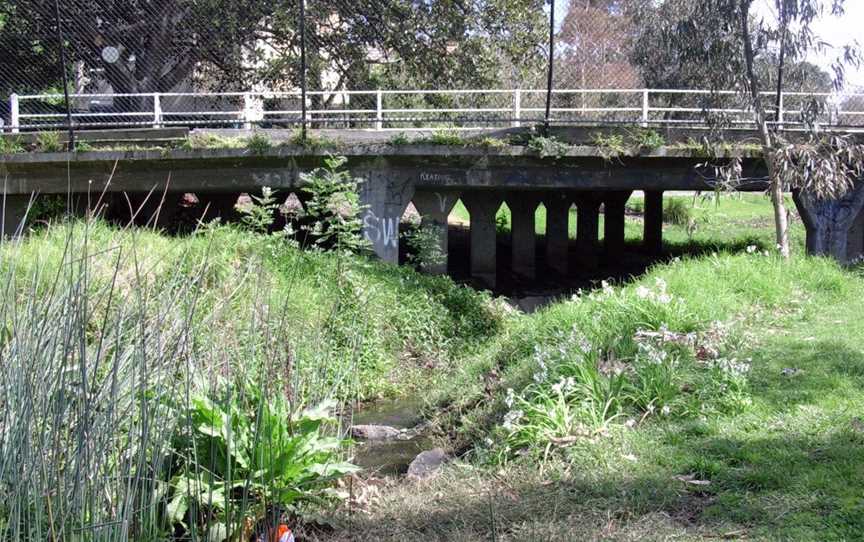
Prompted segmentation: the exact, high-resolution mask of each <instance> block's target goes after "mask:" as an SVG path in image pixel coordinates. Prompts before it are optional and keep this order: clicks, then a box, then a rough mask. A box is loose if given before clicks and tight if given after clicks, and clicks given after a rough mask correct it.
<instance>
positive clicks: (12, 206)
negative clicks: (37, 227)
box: [0, 194, 30, 239]
mask: <svg viewBox="0 0 864 542" xmlns="http://www.w3.org/2000/svg"><path fill="white" fill-rule="evenodd" d="M0 205H2V207H0V212H2V214H3V232H2V234H3V235H2V238H3V239H8V238H10V237H18V236H20V235H21V234H22V233H24V227H25V223H24V221H25V218H27V210H28V208H29V207H30V195H27V194H25V195H9V194H4V195H2V200H0Z"/></svg>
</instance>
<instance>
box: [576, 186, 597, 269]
mask: <svg viewBox="0 0 864 542" xmlns="http://www.w3.org/2000/svg"><path fill="white" fill-rule="evenodd" d="M575 199H576V212H577V214H576V246H577V248H578V251H579V260H580V262H581V263H582V266H583V267H584V268H586V269H596V268H597V265H598V262H597V243H598V238H599V235H600V203H601V202H602V200H601V199H600V197H599V196H598V195H597V194H595V193H590V192H588V193H581V194H579V195H577V196H576V198H575Z"/></svg>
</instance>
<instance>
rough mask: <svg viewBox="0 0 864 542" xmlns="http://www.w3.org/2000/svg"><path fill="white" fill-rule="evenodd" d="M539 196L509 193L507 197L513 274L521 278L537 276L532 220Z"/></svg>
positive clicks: (535, 245)
mask: <svg viewBox="0 0 864 542" xmlns="http://www.w3.org/2000/svg"><path fill="white" fill-rule="evenodd" d="M538 205H540V195H539V194H537V193H536V192H511V193H509V194H508V195H507V206H508V207H509V208H510V215H511V219H510V237H511V239H510V242H511V245H512V247H511V248H512V250H513V258H512V263H511V267H512V268H513V274H514V275H517V276H519V277H521V278H526V279H534V278H535V277H536V276H537V230H536V225H535V223H534V218H535V216H536V213H537V206H538Z"/></svg>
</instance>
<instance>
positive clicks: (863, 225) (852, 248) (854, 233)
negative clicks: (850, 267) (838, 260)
mask: <svg viewBox="0 0 864 542" xmlns="http://www.w3.org/2000/svg"><path fill="white" fill-rule="evenodd" d="M846 258H847V259H848V260H849V261H850V262H857V261H860V260H862V258H864V209H861V210H860V211H859V212H858V218H857V219H855V221H854V222H853V223H852V227H851V228H850V229H849V247H848V252H847V255H846Z"/></svg>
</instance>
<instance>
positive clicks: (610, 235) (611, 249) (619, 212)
mask: <svg viewBox="0 0 864 542" xmlns="http://www.w3.org/2000/svg"><path fill="white" fill-rule="evenodd" d="M630 194H631V192H630V191H626V192H609V193H607V194H605V195H604V197H603V205H604V209H605V211H604V215H603V222H604V226H605V230H604V236H603V237H604V242H603V244H604V247H603V248H604V249H605V252H606V259H607V261H609V262H616V261H618V260H619V259H620V258H621V257H622V256H623V255H624V210H625V206H626V205H627V200H628V199H629V198H630Z"/></svg>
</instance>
